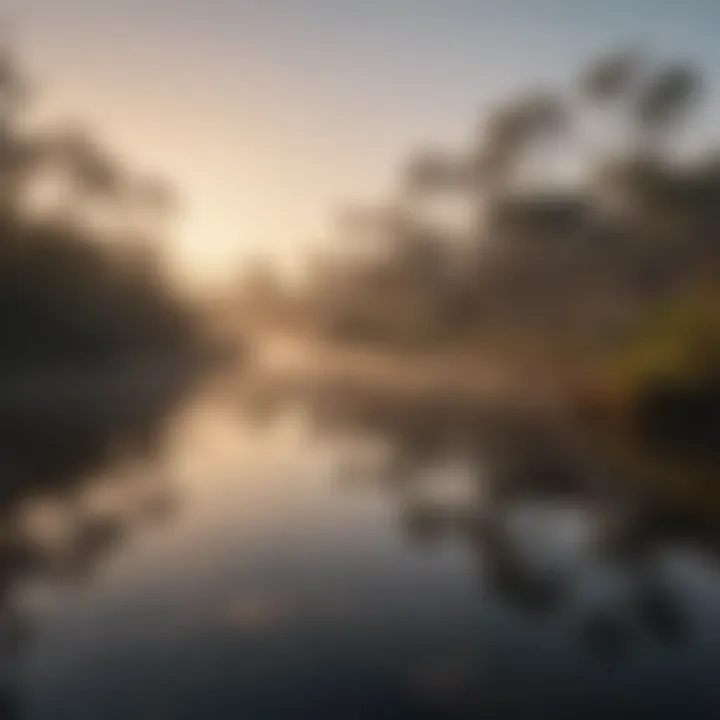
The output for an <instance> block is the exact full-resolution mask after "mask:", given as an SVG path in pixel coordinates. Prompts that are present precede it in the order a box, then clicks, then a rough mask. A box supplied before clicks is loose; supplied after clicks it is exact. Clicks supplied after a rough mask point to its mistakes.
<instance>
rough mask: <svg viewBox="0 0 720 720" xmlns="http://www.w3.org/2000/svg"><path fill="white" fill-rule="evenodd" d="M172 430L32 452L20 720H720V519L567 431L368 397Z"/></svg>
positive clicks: (207, 397) (100, 436) (8, 702)
mask: <svg viewBox="0 0 720 720" xmlns="http://www.w3.org/2000/svg"><path fill="white" fill-rule="evenodd" d="M164 410H165V412H164V419H163V422H162V423H160V420H159V416H151V417H146V418H145V420H146V423H145V426H144V427H143V428H142V432H139V433H134V432H130V430H132V431H134V430H135V424H136V423H138V424H141V423H139V421H138V419H137V418H132V417H131V418H129V419H128V416H127V414H125V415H124V416H123V418H124V420H123V422H124V423H125V425H124V426H123V428H124V430H126V431H125V432H123V433H119V432H115V430H116V428H115V425H116V424H117V423H119V422H120V420H118V419H117V418H115V417H110V418H109V419H107V424H108V427H110V428H111V429H112V430H113V432H110V430H108V431H107V432H106V433H103V432H102V427H101V425H99V424H98V422H97V421H95V420H93V421H83V422H80V421H79V420H78V421H77V422H75V423H74V425H72V430H71V429H68V423H67V422H66V421H64V422H63V423H62V425H63V426H64V428H65V429H64V434H63V435H62V437H61V438H60V439H58V431H57V428H56V427H55V426H52V428H50V429H44V430H43V432H41V431H40V430H39V429H38V426H37V424H35V423H34V422H31V421H30V420H28V421H27V424H26V432H25V433H24V434H23V435H21V439H22V441H23V442H22V448H23V451H22V452H20V451H19V450H17V447H18V440H17V438H15V437H13V443H14V445H13V447H12V448H11V447H10V443H8V447H7V449H6V450H5V454H6V455H7V456H8V458H9V459H8V460H7V462H5V463H4V467H3V470H4V472H6V473H9V474H11V473H15V474H16V475H17V474H18V473H20V474H21V476H22V477H23V482H22V483H20V482H18V483H16V485H17V486H18V487H19V488H20V489H17V488H16V490H15V491H14V492H8V498H7V502H6V505H7V507H8V510H7V511H6V512H5V518H6V520H5V527H6V528H7V530H6V532H5V536H4V538H3V543H4V545H3V546H2V547H1V548H0V549H1V550H2V557H1V558H0V563H1V564H0V580H2V587H1V590H2V595H0V597H1V598H2V602H3V606H4V613H3V615H2V618H3V621H2V626H1V627H0V631H1V632H2V639H1V640H0V648H2V663H3V667H2V679H3V687H4V691H3V695H2V707H1V708H0V710H1V712H0V717H3V718H4V717H7V718H14V717H17V718H31V719H33V720H60V719H63V720H65V719H67V720H84V719H86V718H87V719H90V718H103V719H104V720H114V719H115V718H117V719H125V718H153V719H160V718H168V719H171V718H178V719H180V718H208V719H211V718H250V719H253V718H260V719H262V718H293V719H295V718H328V719H329V718H332V719H333V720H335V719H337V720H342V719H348V720H350V719H353V718H469V717H486V718H506V717H510V718H514V717H518V718H524V717H548V718H578V717H608V716H609V715H611V714H614V715H615V716H616V717H653V718H656V717H660V718H664V717H678V718H717V717H720V685H718V682H717V677H718V668H720V609H719V608H720V582H719V580H720V575H719V574H718V567H717V557H716V543H715V531H714V523H713V522H712V521H710V522H708V520H707V518H705V519H704V520H703V521H702V522H701V521H699V520H697V521H695V520H693V518H692V517H691V516H690V517H688V514H687V513H685V514H683V517H682V518H678V517H675V516H673V515H672V514H669V513H668V512H667V510H666V509H664V508H663V507H662V506H660V505H659V504H658V503H657V502H655V501H650V500H649V499H648V497H646V496H645V495H644V494H643V493H641V492H639V491H636V490H632V491H631V490H629V489H628V487H629V486H628V485H627V484H623V483H617V482H614V481H613V480H611V479H610V478H609V477H608V472H607V468H606V467H604V466H602V465H601V463H595V462H593V461H591V460H590V459H589V458H588V456H587V455H586V453H585V451H584V450H581V448H580V446H579V445H578V444H577V443H575V442H574V441H573V440H571V439H570V437H569V436H566V435H565V434H564V433H563V432H561V431H560V430H559V429H557V428H553V427H550V426H549V425H548V424H547V423H541V422H538V421H531V420H527V419H525V420H523V419H520V418H509V417H503V418H500V417H497V416H495V415H494V414H491V413H489V412H486V411H483V410H482V409H479V408H475V407H472V406H470V405H469V404H464V403H463V402H461V401H454V402H451V401H449V400H447V399H446V400H444V401H442V402H438V401H435V402H425V401H420V400H417V399H413V400H408V399H407V398H406V399H405V400H403V401H399V400H393V401H391V400H389V399H388V398H387V397H373V396H372V395H371V394H369V393H366V392H362V391H358V392H344V391H343V392H330V393H318V392H315V393H301V394H297V393H296V394H294V395H293V396H292V398H285V397H281V396H280V395H272V394H267V393H259V394H258V393H248V392H245V391H243V392H239V391H237V390H236V389H219V390H218V389H217V388H216V389H215V392H205V393H199V394H198V395H197V396H196V397H194V398H192V399H188V400H187V401H185V402H184V403H182V404H178V405H173V406H172V408H170V407H168V408H164ZM15 432H16V433H17V432H18V431H17V430H16V431H15ZM35 432H37V437H36V436H35V435H34V433H35ZM28 457H30V458H32V462H29V461H28ZM41 458H46V460H45V461H42V460H41ZM61 470H62V473H61V472H60V471H61ZM22 473H24V474H22ZM61 475H62V477H63V481H62V482H60V480H58V477H60V476H61ZM31 487H32V488H33V491H32V492H31V491H30V490H29V488H31ZM711 520H712V519H711Z"/></svg>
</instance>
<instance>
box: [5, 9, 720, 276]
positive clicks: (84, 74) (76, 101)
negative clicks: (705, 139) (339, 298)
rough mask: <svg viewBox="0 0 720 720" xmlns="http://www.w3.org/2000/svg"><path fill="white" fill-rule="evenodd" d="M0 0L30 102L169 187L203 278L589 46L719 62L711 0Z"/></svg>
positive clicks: (286, 240) (379, 190) (178, 243)
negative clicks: (179, 202)
mask: <svg viewBox="0 0 720 720" xmlns="http://www.w3.org/2000/svg"><path fill="white" fill-rule="evenodd" d="M6 5H7V6H8V8H9V10H10V13H11V15H12V17H14V18H15V25H16V26H17V30H16V35H17V44H18V45H19V47H20V50H21V52H20V54H21V56H22V59H23V60H24V62H25V65H26V67H27V68H28V69H29V71H30V73H31V75H32V77H33V79H34V81H35V83H36V86H37V87H38V95H39V99H40V100H41V103H40V105H41V109H42V113H43V115H46V116H51V117H56V118H59V119H62V120H71V119H75V120H79V121H81V122H83V123H85V124H86V125H87V126H88V128H89V129H91V130H92V131H95V132H97V134H98V135H99V136H100V137H102V138H104V139H105V140H107V142H108V144H109V146H110V147H112V148H115V149H118V150H119V151H121V152H122V153H123V154H125V155H127V157H128V158H129V159H130V160H131V162H132V164H133V165H134V166H139V167H141V168H147V169H148V170H154V171H157V172H158V173H159V174H161V175H163V176H164V177H167V178H168V179H169V180H170V181H172V182H174V183H175V184H176V186H178V188H179V189H180V192H181V194H182V197H183V200H184V204H185V206H184V210H183V215H182V217H181V218H180V219H179V221H178V222H179V227H178V235H177V239H176V240H175V241H174V244H173V246H172V252H173V254H174V255H175V257H177V258H178V259H179V260H180V261H181V262H182V263H183V264H184V265H185V266H186V267H188V268H189V269H190V270H189V272H194V273H198V274H200V275H203V276H214V275H222V274H227V273H228V272H230V269H231V268H232V267H233V265H234V264H235V263H236V262H237V260H238V259H240V258H243V257H247V256H248V255H249V254H255V253H271V254H276V255H281V256H291V255H295V256H296V255H298V254H299V253H302V250H303V248H306V247H307V246H308V243H312V242H314V241H316V240H320V239H322V238H323V237H325V236H327V235H328V232H329V229H330V227H331V223H332V218H333V213H334V211H335V210H336V209H337V208H338V207H339V206H341V205H342V204H344V203H351V202H355V201H358V202H361V203H362V202H364V201H372V200H373V199H375V198H380V197H382V196H383V194H384V193H386V192H387V190H388V188H389V187H391V185H392V181H393V178H394V172H395V169H396V168H397V165H398V163H399V162H400V161H402V159H403V158H404V157H405V156H406V155H407V153H408V151H410V150H412V149H413V148H414V147H416V146H417V145H422V144H427V143H430V144H439V145H443V144H447V145H449V146H453V145H458V144H459V143H461V142H463V141H464V140H466V139H469V138H470V137H471V135H472V133H473V130H474V127H475V124H476V120H477V118H478V112H479V111H480V110H481V109H482V108H483V107H485V108H488V107H491V106H492V105H493V104H494V103H495V102H497V101H499V100H501V99H502V98H503V97H505V96H507V95H512V94H513V92H514V91H518V90H522V88H523V87H525V86H532V85H534V84H536V83H538V82H543V83H545V82H549V83H552V84H555V83H558V82H559V83H566V82H568V81H569V80H570V78H571V76H572V73H573V71H574V70H575V69H577V67H578V66H579V65H581V64H582V63H583V61H585V60H587V59H588V58H592V57H593V56H595V55H597V54H598V53H601V52H603V51H606V50H609V49H610V50H611V49H613V48H617V47H619V46H624V45H626V44H628V43H634V42H641V43H642V44H644V45H646V46H649V47H650V49H657V50H658V51H659V52H660V53H661V54H662V56H663V57H664V56H666V55H667V56H669V57H671V58H674V57H680V58H689V59H691V60H695V61H697V62H698V63H699V65H700V67H702V68H704V69H705V70H707V71H710V72H712V71H713V70H715V69H716V68H718V67H720V45H718V43H717V40H716V33H717V29H718V27H720V1H719V0H683V1H681V0H122V1H120V0H15V2H12V1H11V2H7V3H6ZM711 80H713V81H715V78H714V77H711ZM716 89H717V88H714V87H713V88H711V90H716ZM715 107H716V108H717V107H718V104H717V102H715ZM709 117H713V118H718V117H720V112H718V113H715V112H712V113H711V115H710V116H709ZM710 127H711V123H710V122H709V121H708V128H710ZM708 131H709V130H708Z"/></svg>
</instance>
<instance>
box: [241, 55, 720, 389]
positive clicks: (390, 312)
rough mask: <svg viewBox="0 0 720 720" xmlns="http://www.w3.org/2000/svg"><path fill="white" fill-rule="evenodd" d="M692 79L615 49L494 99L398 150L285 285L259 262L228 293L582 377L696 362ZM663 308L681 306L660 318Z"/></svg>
mask: <svg viewBox="0 0 720 720" xmlns="http://www.w3.org/2000/svg"><path fill="white" fill-rule="evenodd" d="M701 89H702V86H701V80H700V76H699V75H698V73H697V72H696V71H695V69H694V68H692V67H691V66H689V65H687V64H686V63H680V62H667V63H666V62H657V61H655V60H652V59H650V58H648V57H647V56H645V55H643V54H642V53H640V52H636V51H627V52H620V53H617V54H613V55H611V56H608V57H605V58H602V59H601V60H600V61H599V62H597V63H593V64H592V65H591V66H589V67H588V68H587V69H585V70H584V71H582V72H581V73H579V75H578V77H577V80H576V81H575V82H573V83H572V85H571V86H570V87H569V88H568V89H567V91H566V92H556V91H554V90H549V91H533V92H531V93H528V94H527V95H525V96H524V97H521V98H519V99H518V100H514V101H512V102H509V103H507V104H505V105H503V106H500V107H498V108H496V110H495V111H494V112H492V113H490V114H489V115H488V117H487V118H486V119H485V120H484V121H483V122H482V123H481V124H480V127H479V132H478V134H477V139H476V140H475V141H473V142H472V143H470V144H469V146H468V148H467V150H465V151H464V152H460V153H456V154H451V153H446V152H442V151H436V150H427V151H423V152H420V153H417V154H416V155H415V156H413V157H412V158H410V160H409V161H408V163H407V167H406V170H405V172H404V173H403V175H402V177H401V181H400V183H399V185H398V192H397V195H396V197H394V198H391V199H390V201H389V202H388V205H387V207H385V208H380V209H373V208H371V209H368V210H365V209H363V210H357V211H352V212H350V213H348V214H347V215H346V217H345V218H344V220H343V223H342V226H341V227H340V229H339V231H338V240H339V242H338V251H337V252H336V253H335V256H334V257H331V256H325V257H322V258H319V259H318V260H317V262H315V263H311V264H310V266H309V267H308V272H307V277H306V281H305V282H304V284H302V286H298V287H295V288H292V289H290V288H288V287H287V286H284V285H283V284H282V283H281V282H279V281H278V280H277V279H275V281H273V278H272V275H271V273H269V272H268V271H267V270H265V271H264V272H258V273H255V275H254V276H252V277H251V278H250V279H249V280H248V281H247V282H245V283H244V284H243V286H242V288H241V290H242V292H241V293H240V295H241V302H240V306H241V307H246V308H247V307H251V308H254V310H253V312H254V313H256V314H257V312H260V311H262V310H264V312H265V313H266V315H267V316H269V317H270V318H275V319H276V320H278V321H280V322H283V323H285V324H286V325H291V326H293V327H294V328H302V329H304V330H305V331H307V332H311V333H316V334H320V335H321V336H323V337H325V338H328V337H329V338H332V339H334V340H337V341H342V342H354V343H362V344H371V345H375V346H380V347H385V348H390V349H400V348H402V349H405V350H408V349H409V350H412V351H418V352H425V351H437V350H439V351H443V350H453V349H456V350H457V351H458V352H467V351H470V352H478V353H483V354H495V355H496V356H497V357H498V358H499V359H500V360H503V361H507V362H510V363H513V362H514V363H518V364H524V365H526V366H527V367H530V368H535V369H536V370H538V372H539V371H540V370H543V369H548V370H549V371H551V372H555V373H556V374H560V375H563V376H566V377H568V378H570V377H572V376H573V375H577V376H578V377H579V379H580V380H583V381H588V379H589V378H590V377H593V378H597V377H598V376H600V375H603V376H604V375H606V374H607V373H606V370H607V368H609V367H612V374H613V377H614V378H618V377H619V376H620V375H622V374H623V372H625V371H624V370H623V369H622V368H621V369H620V370H618V368H619V367H620V365H621V363H622V362H626V361H627V362H628V363H629V366H628V369H627V371H626V374H627V375H632V376H633V377H639V376H640V375H642V373H640V372H639V371H638V369H637V368H638V366H639V365H642V367H643V371H642V372H643V373H645V375H644V376H643V377H645V378H648V377H650V376H653V375H654V374H657V375H658V376H659V375H662V374H663V373H665V374H666V375H668V376H673V375H675V376H676V377H677V376H679V375H682V374H689V375H693V374H694V373H696V372H703V373H704V372H706V370H707V367H708V363H707V362H706V361H707V357H708V356H709V353H711V348H720V333H719V332H718V331H717V329H718V328H717V326H718V323H717V322H716V319H715V318H716V317H717V310H716V306H715V305H714V304H713V305H712V306H709V305H708V304H706V303H702V302H699V303H698V302H694V303H692V302H690V303H689V302H688V300H687V298H688V297H690V296H693V297H694V296H697V295H698V294H700V295H703V296H706V297H711V296H712V297H717V296H718V293H717V292H716V289H717V288H718V287H720V285H719V280H720V272H719V270H720V154H717V153H715V152H714V151H713V148H706V149H705V150H703V151H701V152H697V151H694V152H690V151H689V150H688V148H689V147H692V146H695V147H697V146H698V143H697V138H693V137H692V133H693V132H694V127H693V124H692V123H691V122H689V119H690V117H691V111H692V110H695V109H699V106H700V100H701V99H702V93H701ZM688 140H691V141H693V142H690V143H688ZM675 304H677V305H678V306H681V307H683V308H688V307H690V308H693V312H689V311H687V310H684V311H682V312H680V311H678V312H674V311H673V307H674V305H675ZM258 308H259V310H258ZM668 314H670V315H673V314H674V315H675V316H680V317H682V318H683V320H682V322H680V321H678V322H676V323H675V324H672V323H670V324H664V323H660V324H661V326H662V328H663V330H662V331H661V332H659V331H658V329H657V326H658V321H657V316H658V315H661V316H667V315H668ZM683 323H684V324H683ZM679 325H682V327H680V326H679ZM648 334H651V335H652V339H651V340H648V339H647V336H648ZM689 335H692V337H693V339H692V340H690V338H689ZM688 355H691V357H688ZM640 356H642V359H639V358H640ZM696 356H697V357H696ZM663 363H664V364H663ZM630 366H632V367H630ZM661 379H662V378H661ZM613 382H615V380H613Z"/></svg>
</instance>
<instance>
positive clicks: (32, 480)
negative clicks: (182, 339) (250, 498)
mask: <svg viewBox="0 0 720 720" xmlns="http://www.w3.org/2000/svg"><path fill="white" fill-rule="evenodd" d="M133 374H134V373H132V372H129V371H128V372H127V373H126V374H124V375H123V377H113V378H108V377H94V376H93V375H92V374H90V373H89V374H88V375H85V376H83V377H78V378H77V379H76V381H75V386H73V387H68V386H67V385H66V384H62V383H60V384H56V383H50V385H51V386H52V387H50V386H49V387H46V388H44V389H45V390H48V389H50V390H51V392H50V393H45V392H40V391H38V392H33V389H34V388H31V387H28V388H23V392H15V393H12V392H7V389H6V393H5V394H4V396H3V398H2V400H3V403H2V410H1V411H0V472H1V474H2V482H1V483H0V528H1V530H0V717H2V718H13V717H21V712H20V708H21V704H20V702H19V700H18V698H17V688H16V687H15V682H14V679H13V678H14V676H15V674H16V669H17V668H16V666H17V664H18V662H19V659H20V653H21V652H22V650H23V647H24V645H25V642H26V641H27V640H29V639H30V635H31V634H32V627H31V626H30V625H29V622H28V618H27V617H26V614H27V613H26V610H27V605H28V603H27V600H28V593H30V594H31V593H32V587H33V585H34V584H37V583H38V582H43V583H46V584H47V583H56V584H57V583H68V582H71V583H76V582H78V581H89V580H91V578H92V575H93V573H94V571H95V569H96V568H97V567H99V566H100V565H102V561H103V559H104V558H107V557H108V556H109V555H110V553H111V551H112V550H113V549H114V548H116V547H117V546H118V544H119V543H120V541H121V540H122V539H123V538H124V537H125V536H126V535H127V533H128V532H129V531H130V530H131V529H133V528H136V527H138V526H140V525H142V524H144V523H146V522H148V521H149V520H156V519H158V518H160V517H163V516H166V515H167V514H168V512H170V511H171V510H172V508H173V500H174V498H173V494H172V488H171V487H170V486H169V485H168V483H166V482H165V478H164V477H163V476H162V474H161V473H159V472H158V465H159V459H160V454H161V449H162V448H161V445H162V438H163V433H164V428H165V426H166V424H167V422H168V421H169V419H170V418H171V417H172V415H173V413H175V412H176V411H177V409H178V407H179V406H180V405H181V403H182V402H183V400H184V399H185V398H186V396H187V395H188V393H189V392H190V390H191V388H192V387H193V385H194V384H195V381H196V378H195V375H196V372H195V371H194V370H190V369H189V368H187V367H184V366H183V367H182V368H178V367H176V368H173V369H172V370H170V371H168V370H167V369H166V370H164V371H163V373H162V375H163V377H162V378H160V377H158V374H157V372H152V371H151V369H150V370H149V369H148V368H140V369H139V370H138V371H137V377H131V378H129V377H127V376H129V375H133ZM35 389H36V390H37V388H35ZM23 716H24V715H23Z"/></svg>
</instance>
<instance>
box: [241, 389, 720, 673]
mask: <svg viewBox="0 0 720 720" xmlns="http://www.w3.org/2000/svg"><path fill="white" fill-rule="evenodd" d="M294 391H295V393H296V394H297V393H299V394H300V395H302V398H303V400H302V402H304V403H305V404H306V407H308V408H310V409H311V414H310V416H309V417H310V421H311V422H312V424H313V428H314V431H315V433H316V435H317V436H318V437H320V438H327V437H333V438H336V439H337V438H340V437H343V436H346V435H348V434H351V435H355V436H361V437H365V438H368V437H370V438H373V439H374V440H375V441H376V442H377V443H379V444H380V445H382V446H383V447H384V448H385V449H386V451H387V452H386V453H385V456H384V460H383V462H382V463H380V464H379V465H378V466H376V467H374V468H373V472H372V473H371V474H370V475H369V477H366V479H367V480H368V481H370V482H373V483H376V482H378V481H379V483H380V486H381V488H382V490H383V492H384V493H385V494H386V495H387V496H388V497H390V498H392V500H393V502H394V503H395V504H396V506H397V507H398V521H399V524H400V528H401V530H402V532H403V534H404V536H405V537H406V538H407V540H408V541H409V542H410V543H412V544H413V545H415V546H417V547H418V548H419V549H427V548H429V547H432V546H434V545H438V544H442V543H444V542H450V543H456V544H460V545H462V546H463V547H464V548H465V549H466V550H467V551H468V552H469V553H470V555H471V556H472V558H473V564H474V566H475V568H476V571H477V575H478V584H479V586H480V587H481V588H482V592H483V593H484V594H485V596H488V595H489V596H492V597H494V599H495V601H496V602H498V603H500V604H501V605H502V606H503V607H505V608H506V609H512V610H513V611H515V612H518V613H520V614H522V615H523V616H526V617H533V618H535V619H538V620H540V619H546V618H547V616H548V615H551V614H555V615H557V616H559V617H561V618H563V619H567V618H569V617H572V618H573V621H572V622H573V624H574V626H575V635H576V637H577V640H578V642H579V643H580V644H581V645H582V646H583V647H585V648H587V649H588V650H589V651H592V652H593V653H594V654H595V655H597V656H601V657H604V658H606V659H612V660H619V659H620V658H622V657H624V656H626V654H627V653H628V652H629V651H630V649H631V645H632V644H633V643H635V644H636V645H637V646H639V647H640V648H641V649H642V648H644V647H645V644H646V643H647V641H648V639H652V640H655V641H660V642H662V643H681V642H682V641H684V640H685V639H686V638H687V636H688V634H689V633H690V632H691V625H692V623H691V622H690V618H689V617H688V616H687V608H685V607H684V605H683V600H682V597H681V593H678V592H677V589H678V588H677V585H678V579H677V573H676V572H674V568H675V569H676V566H677V563H678V556H679V557H680V564H681V565H682V558H683V557H685V556H684V555H683V553H686V554H687V553H694V554H695V555H698V554H700V555H702V556H703V557H709V558H711V559H712V561H713V562H715V561H716V559H717V551H718V547H719V546H718V540H719V539H720V534H719V533H720V531H719V529H718V525H717V522H716V518H715V517H714V516H712V515H708V512H707V507H706V506H705V505H703V504H702V499H701V501H700V503H698V505H697V506H694V507H693V506H692V505H690V506H688V504H687V503H685V504H680V503H678V502H676V497H675V496H674V495H672V494H667V493H666V492H665V493H663V492H660V490H667V488H652V487H650V486H648V485H647V484H645V485H638V483H637V478H634V477H628V476H627V474H626V473H625V474H623V472H622V465H620V464H618V463H617V462H614V460H615V458H610V457H608V456H603V455H602V454H599V452H598V447H597V444H595V443H592V442H589V441H588V440H589V439H588V437H587V436H585V437H584V436H583V435H582V434H581V433H580V432H579V431H578V429H577V428H574V427H572V426H571V425H570V424H568V423H567V422H565V421H560V420H558V419H557V418H555V419H553V418H547V417H545V418H543V417H533V416H530V415H527V414H525V415H523V414H519V413H517V412H510V411H507V410H505V411H503V410H498V409H497V408H494V409H490V408H488V407H483V406H481V405H478V404H477V402H474V401H470V400H467V401H466V400H463V399H462V398H452V397H448V396H446V395H445V396H442V395H441V396H435V397H418V396H402V395H400V396H398V395H393V394H392V393H391V394H390V395H388V393H383V394H377V393H373V392H369V391H368V389H367V388H364V387H353V386H352V384H350V385H348V384H343V385H340V386H334V387H332V386H330V387H329V386H315V387H314V388H311V389H308V388H304V389H303V390H300V391H298V389H297V388H295V389H294ZM283 397H285V398H287V395H285V396H283V394H282V393H276V394H273V392H272V391H268V389H267V388H266V389H265V392H263V393H258V394H256V395H255V396H253V397H252V399H251V401H250V402H249V403H248V404H246V409H247V408H249V409H250V412H252V413H255V414H256V416H257V415H259V416H260V417H263V418H266V417H267V415H268V412H269V411H271V410H272V409H273V408H274V409H275V411H278V412H282V410H281V409H282V407H283V402H282V398H283ZM296 400H297V397H296ZM660 452H661V451H660V450H658V449H657V448H646V453H647V461H648V464H650V465H652V464H653V463H656V462H657V458H656V457H655V455H657V454H658V453H660ZM675 460H676V461H677V458H676V459H675ZM704 470H705V471H706V472H707V471H708V468H707V467H705V468H704ZM691 472H692V467H691V466H688V469H687V470H686V474H687V475H689V474H690V473H691ZM362 474H363V472H362V470H360V471H359V472H358V469H357V468H353V467H347V466H346V467H345V468H344V469H343V477H344V478H345V479H347V478H348V477H353V478H355V476H357V475H361V476H362ZM459 481H460V482H459ZM459 484H460V485H462V486H463V487H462V490H461V491H460V492H458V485H459ZM710 490H712V488H710Z"/></svg>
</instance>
